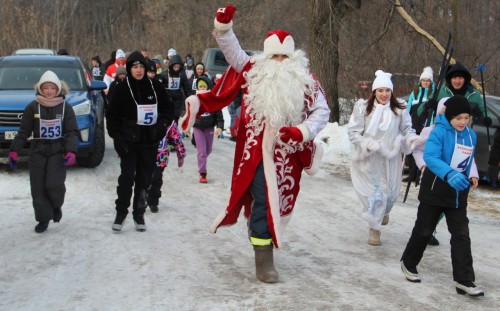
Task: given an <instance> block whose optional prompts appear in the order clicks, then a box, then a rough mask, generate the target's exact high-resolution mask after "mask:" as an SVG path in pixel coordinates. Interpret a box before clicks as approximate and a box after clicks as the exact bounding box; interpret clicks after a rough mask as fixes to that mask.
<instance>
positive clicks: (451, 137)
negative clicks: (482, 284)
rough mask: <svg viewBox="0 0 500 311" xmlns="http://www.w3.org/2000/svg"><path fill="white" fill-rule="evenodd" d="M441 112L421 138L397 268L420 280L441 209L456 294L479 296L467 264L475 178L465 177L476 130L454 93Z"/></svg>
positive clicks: (412, 279) (480, 292)
mask: <svg viewBox="0 0 500 311" xmlns="http://www.w3.org/2000/svg"><path fill="white" fill-rule="evenodd" d="M445 106H446V110H445V113H444V115H438V116H437V118H436V127H435V128H434V129H433V130H432V132H431V133H430V135H429V138H428V139H427V142H426V143H425V151H424V161H425V164H426V165H427V169H425V170H424V172H423V175H422V182H421V185H420V192H419V195H418V199H419V200H420V205H419V206H418V213H417V220H416V221H415V226H414V227H413V232H412V234H411V237H410V240H409V241H408V244H407V245H406V249H405V250H404V252H403V256H402V258H401V269H402V271H403V273H404V276H405V278H406V279H407V280H408V281H410V282H420V281H421V278H420V275H419V274H418V271H417V265H418V264H419V262H420V260H421V259H422V256H423V254H424V251H425V248H426V246H427V241H428V240H429V238H430V237H431V235H432V233H433V232H434V229H435V228H436V224H437V223H438V220H439V217H440V215H441V213H444V215H445V217H446V223H447V225H448V231H449V232H450V234H451V240H450V245H451V263H452V267H453V280H454V281H455V287H456V291H457V293H459V294H462V295H464V294H467V295H469V296H472V297H477V296H484V292H483V290H481V289H480V288H478V287H477V286H476V285H475V284H474V282H475V275H474V268H473V267H472V253H471V241H470V237H469V219H468V218H467V197H468V194H469V189H470V187H471V183H472V188H476V187H477V185H478V179H477V178H476V177H472V178H471V179H470V181H469V179H468V178H467V176H469V173H470V170H471V167H472V165H473V159H474V149H475V146H476V139H477V137H476V133H475V132H474V131H473V130H472V129H470V128H469V127H468V126H467V124H468V123H469V119H470V115H471V108H470V105H469V102H468V101H467V98H465V97H463V96H460V95H456V96H453V97H450V98H449V99H448V100H447V101H446V102H445Z"/></svg>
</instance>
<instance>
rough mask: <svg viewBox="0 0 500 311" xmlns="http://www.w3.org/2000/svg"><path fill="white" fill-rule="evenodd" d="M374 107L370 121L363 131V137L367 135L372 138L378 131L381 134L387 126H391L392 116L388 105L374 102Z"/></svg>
mask: <svg viewBox="0 0 500 311" xmlns="http://www.w3.org/2000/svg"><path fill="white" fill-rule="evenodd" d="M374 106H375V111H374V112H373V117H372V120H371V122H370V124H369V125H368V128H367V129H366V131H365V135H366V134H368V135H370V136H372V137H374V136H375V134H377V131H378V130H381V131H382V132H385V131H387V129H388V128H389V124H391V120H392V115H393V113H392V110H391V104H390V103H387V104H385V105H381V104H379V103H378V102H377V101H375V103H374Z"/></svg>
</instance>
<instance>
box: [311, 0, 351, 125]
mask: <svg viewBox="0 0 500 311" xmlns="http://www.w3.org/2000/svg"><path fill="white" fill-rule="evenodd" d="M359 5H360V2H359V1H343V0H314V1H312V2H311V30H310V32H311V35H310V41H309V45H310V52H309V54H310V57H311V66H312V69H313V71H314V72H316V73H317V75H318V77H319V79H320V81H321V83H322V85H323V87H324V88H325V91H326V93H327V94H328V95H329V103H330V109H331V113H330V121H331V122H338V121H339V120H340V108H339V87H338V80H337V78H338V72H339V59H340V57H339V33H340V31H341V21H342V18H343V17H344V16H345V15H346V14H347V13H349V12H350V11H351V10H354V9H355V8H359Z"/></svg>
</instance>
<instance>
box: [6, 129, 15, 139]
mask: <svg viewBox="0 0 500 311" xmlns="http://www.w3.org/2000/svg"><path fill="white" fill-rule="evenodd" d="M16 135H17V131H5V140H13V139H14V137H16Z"/></svg>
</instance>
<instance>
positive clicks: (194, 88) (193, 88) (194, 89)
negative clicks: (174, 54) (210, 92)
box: [191, 79, 198, 91]
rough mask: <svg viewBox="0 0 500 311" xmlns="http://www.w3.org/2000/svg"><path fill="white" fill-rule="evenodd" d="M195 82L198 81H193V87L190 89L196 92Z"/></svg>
mask: <svg viewBox="0 0 500 311" xmlns="http://www.w3.org/2000/svg"><path fill="white" fill-rule="evenodd" d="M196 80H198V79H193V85H192V86H191V89H192V90H193V91H196V90H197V88H196Z"/></svg>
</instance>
